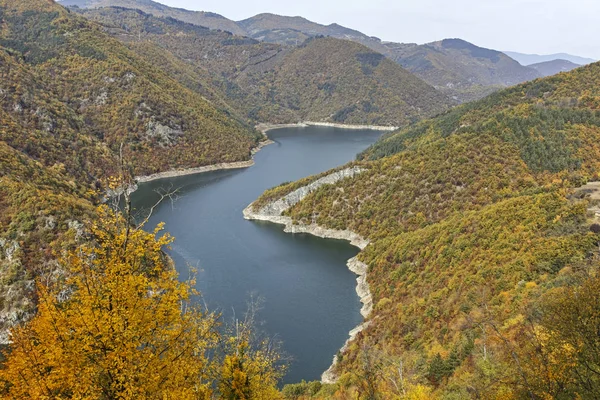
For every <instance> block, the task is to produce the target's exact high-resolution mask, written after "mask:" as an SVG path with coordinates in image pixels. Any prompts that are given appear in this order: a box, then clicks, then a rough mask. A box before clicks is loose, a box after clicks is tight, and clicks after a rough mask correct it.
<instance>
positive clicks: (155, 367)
mask: <svg viewBox="0 0 600 400" xmlns="http://www.w3.org/2000/svg"><path fill="white" fill-rule="evenodd" d="M98 215H99V220H98V222H97V223H96V224H94V225H93V226H92V227H91V229H90V231H91V232H90V233H91V238H90V240H89V241H88V242H86V243H85V244H83V245H81V246H80V247H79V248H78V249H77V250H76V251H72V252H70V253H68V254H66V255H65V256H64V257H63V258H62V260H61V261H62V265H63V266H64V276H63V277H62V278H60V279H55V280H54V281H53V282H47V283H44V284H42V283H40V284H39V285H38V293H39V305H38V313H37V314H36V316H35V317H34V318H33V319H32V320H31V321H29V322H28V323H26V324H24V325H22V326H20V327H17V328H15V329H14V330H13V331H12V336H11V340H12V344H11V346H10V349H9V351H8V352H7V353H6V356H7V361H6V363H5V365H4V367H5V368H4V369H3V370H0V383H1V384H2V386H1V387H0V390H1V392H0V395H1V396H2V397H3V398H7V399H11V398H12V399H23V398H86V399H107V400H108V399H209V398H211V397H212V396H213V395H214V393H213V392H214V390H215V389H214V388H215V387H216V386H217V385H216V383H217V382H218V381H219V380H220V376H219V374H220V372H221V371H226V370H227V368H228V366H229V365H232V364H235V359H234V356H233V355H229V354H225V355H223V356H219V354H222V353H221V352H222V349H223V346H222V344H223V343H229V342H230V341H231V340H233V339H231V338H229V337H222V336H221V335H220V334H219V332H218V331H217V329H216V328H217V326H218V318H217V315H215V314H212V313H208V312H205V311H203V310H201V309H200V308H198V307H196V306H194V305H193V304H192V303H191V297H192V296H193V295H195V294H196V292H195V291H194V289H193V286H194V282H193V281H190V282H179V281H178V279H177V273H176V271H175V270H174V269H173V268H172V266H171V265H170V263H169V259H168V258H167V256H166V255H165V254H164V253H163V251H162V250H163V249H164V248H165V247H166V246H168V245H169V243H171V241H172V238H171V237H170V236H169V235H168V234H163V235H160V231H161V230H162V225H159V226H158V227H157V228H156V229H155V230H154V231H153V232H152V233H147V232H145V231H143V230H142V229H140V228H139V227H138V228H135V227H132V226H131V225H130V224H129V223H128V222H127V219H126V218H125V217H123V216H122V214H120V213H116V212H115V211H113V210H110V209H109V208H108V207H106V206H102V207H100V208H99V209H98ZM248 329H249V328H248ZM225 348H226V347H225ZM244 350H245V352H246V353H245V354H247V357H246V358H244V363H245V364H244V365H255V364H256V365H260V366H261V370H260V372H261V374H262V375H261V376H267V375H268V376H269V379H265V380H262V381H261V380H259V379H256V378H254V375H252V374H253V373H254V371H255V369H250V370H249V371H250V372H249V375H248V376H250V380H251V383H252V393H259V392H261V390H263V389H264V390H263V392H265V391H272V392H274V393H275V392H276V389H275V388H276V383H277V379H278V378H279V376H280V375H279V374H276V373H271V371H272V368H274V367H273V365H272V364H271V361H272V358H265V357H262V358H260V359H257V360H254V359H252V357H258V356H260V355H262V353H260V352H257V351H255V350H254V349H253V348H252V347H251V346H250V343H248V346H244ZM271 356H273V357H274V355H273V354H271ZM223 358H224V359H225V363H224V365H223V367H220V366H219V361H218V360H222V359H223ZM255 361H256V362H255ZM277 371H279V369H277ZM230 398H240V399H241V398H247V399H261V398H265V399H266V398H267V397H257V396H249V397H230ZM271 398H273V397H271Z"/></svg>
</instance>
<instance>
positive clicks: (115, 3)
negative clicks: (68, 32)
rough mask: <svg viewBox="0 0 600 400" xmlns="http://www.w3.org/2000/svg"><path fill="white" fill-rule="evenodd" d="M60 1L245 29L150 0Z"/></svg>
mask: <svg viewBox="0 0 600 400" xmlns="http://www.w3.org/2000/svg"><path fill="white" fill-rule="evenodd" d="M60 3H61V4H62V5H64V6H66V7H73V6H76V7H80V8H101V7H126V8H135V9H138V10H141V11H144V12H145V13H148V14H152V15H155V16H157V17H171V18H175V19H178V20H180V21H184V22H188V23H190V24H195V25H199V26H205V27H207V28H210V29H219V30H223V31H227V32H231V33H234V34H236V35H243V34H245V31H244V30H243V29H241V28H240V27H239V26H238V25H237V24H236V23H235V22H234V21H231V20H229V19H227V18H225V17H223V16H222V15H219V14H215V13H212V12H204V11H189V10H184V9H182V8H173V7H168V6H165V5H163V4H161V3H157V2H155V1H152V0H62V1H60Z"/></svg>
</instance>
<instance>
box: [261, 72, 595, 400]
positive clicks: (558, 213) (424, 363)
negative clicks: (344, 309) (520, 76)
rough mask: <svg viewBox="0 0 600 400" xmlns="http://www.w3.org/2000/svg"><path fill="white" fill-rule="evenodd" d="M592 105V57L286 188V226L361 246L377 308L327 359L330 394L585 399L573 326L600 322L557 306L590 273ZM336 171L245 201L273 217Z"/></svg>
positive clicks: (579, 332) (390, 138) (585, 373)
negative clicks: (338, 234)
mask: <svg viewBox="0 0 600 400" xmlns="http://www.w3.org/2000/svg"><path fill="white" fill-rule="evenodd" d="M599 105H600V63H596V64H591V65H588V66H584V67H581V68H578V69H575V70H573V71H570V72H566V73H562V74H558V75H555V76H552V77H548V78H542V79H537V80H535V81H533V82H528V83H525V84H521V85H517V86H514V87H511V88H509V89H505V90H502V91H499V92H497V93H494V94H492V95H490V96H488V97H486V98H485V99H482V100H479V101H477V102H473V103H470V104H466V105H463V106H459V107H457V108H454V109H453V110H451V111H449V112H447V113H445V114H442V115H440V116H438V117H436V118H433V119H429V120H425V121H422V122H420V123H417V124H414V125H412V126H410V127H408V128H405V129H403V130H400V131H398V132H396V133H393V134H390V135H387V136H386V137H384V138H383V139H382V140H380V141H379V142H378V143H376V144H375V145H373V146H372V147H371V148H370V149H368V150H367V151H365V152H364V153H363V154H361V155H360V156H359V158H358V160H357V161H355V162H353V163H351V164H349V165H347V166H345V167H340V168H338V169H336V170H335V171H340V170H342V169H346V168H353V169H352V171H354V173H353V174H347V175H346V176H347V177H346V178H345V179H330V181H333V182H336V183H333V184H326V185H322V186H320V187H318V186H317V187H318V189H311V190H299V191H298V192H295V195H297V193H300V192H301V193H305V194H306V195H305V196H301V197H300V198H299V199H298V200H299V201H298V202H297V203H296V204H294V205H291V207H290V208H289V209H287V210H286V211H284V214H283V215H284V216H287V217H290V218H291V219H292V221H293V223H294V224H296V225H295V228H294V230H295V231H303V228H302V225H305V226H308V228H307V229H308V230H309V231H311V230H315V229H316V228H315V227H314V226H313V225H311V224H313V223H316V224H318V225H319V226H320V227H323V228H329V229H336V230H340V231H342V232H343V235H344V236H345V237H348V236H352V235H350V234H349V233H348V231H352V232H355V233H357V234H358V235H360V236H361V237H363V238H364V239H365V240H366V241H368V242H369V244H368V246H367V247H366V248H365V249H364V250H363V251H361V253H360V254H359V255H358V259H359V261H362V262H364V263H366V264H367V266H368V267H367V282H368V284H369V286H370V292H371V295H372V304H373V311H372V313H371V314H370V315H369V317H368V318H367V321H366V324H364V325H363V328H364V330H362V332H360V333H358V334H357V338H356V340H355V341H354V342H352V343H350V344H349V345H348V346H347V347H346V350H345V351H344V352H343V353H342V354H340V355H338V357H337V361H338V363H337V367H336V370H335V372H336V373H337V375H338V376H339V377H340V379H339V383H338V384H337V385H336V386H335V387H334V388H332V389H331V393H333V391H334V390H339V392H338V394H339V395H340V397H343V396H344V395H348V396H350V393H355V391H356V392H358V393H368V392H366V390H370V391H371V392H375V393H380V394H382V397H383V398H396V397H398V398H402V396H403V393H405V392H406V393H412V391H415V392H418V393H421V396H422V398H456V399H458V398H460V399H463V398H486V399H491V398H544V397H547V398H561V397H564V398H573V397H581V398H593V397H594V396H593V395H591V394H592V393H593V390H594V389H593V388H594V387H596V388H597V386H595V385H596V384H597V383H595V384H592V385H591V386H590V385H589V384H588V383H586V381H587V379H592V381H593V382H597V380H596V378H595V377H592V375H593V373H592V372H589V370H588V369H587V367H586V365H587V366H589V365H590V364H588V361H583V360H587V354H588V351H589V350H586V349H585V348H584V347H577V346H578V345H577V344H576V343H583V342H585V341H586V340H591V342H592V343H597V331H596V330H592V331H589V332H588V331H586V328H583V326H584V325H586V324H592V325H593V326H594V327H596V328H597V326H598V325H597V322H592V320H591V319H589V317H585V318H587V319H585V318H584V317H583V315H584V313H583V312H581V313H580V312H577V313H579V314H578V315H579V316H581V318H582V319H581V320H580V322H581V324H579V323H577V324H579V325H577V326H578V328H576V329H573V327H572V326H571V325H570V323H567V324H566V325H560V324H557V323H556V321H558V320H559V319H560V318H562V317H566V315H567V314H569V313H570V312H572V311H570V312H566V311H560V310H565V309H563V308H562V307H563V306H562V303H558V301H563V302H568V301H569V300H568V298H569V297H572V296H573V295H569V293H578V292H579V289H578V288H579V287H580V285H584V286H585V285H586V282H588V281H589V280H590V279H591V280H592V282H595V281H594V279H596V278H594V276H596V274H597V271H598V270H600V263H599V261H598V260H599V259H600V258H599V257H600V253H599V252H598V246H597V244H598V242H599V241H600V236H599V235H598V233H597V232H599V231H600V229H598V228H600V226H599V225H598V223H599V221H600V220H599V218H598V214H597V213H595V210H597V200H595V197H589V193H590V192H591V191H592V189H589V188H591V187H593V185H589V186H583V187H582V185H583V184H585V183H586V182H589V181H598V180H599V179H600V174H599V172H598V171H600V161H599V160H600V107H599ZM333 172H334V171H330V172H325V173H323V174H321V175H319V176H315V177H311V178H305V179H304V180H302V181H299V182H294V183H290V184H287V185H283V186H280V187H277V188H274V189H272V190H269V191H267V192H265V194H264V195H263V196H262V197H261V198H260V199H258V200H257V201H256V202H255V203H253V205H252V206H251V209H252V210H254V212H258V213H261V212H272V210H273V209H274V208H270V207H269V206H270V205H271V204H274V202H276V201H277V200H278V199H281V198H282V197H284V196H286V195H287V194H288V193H291V192H292V191H295V190H297V189H299V188H301V187H307V185H309V184H311V183H312V182H314V181H316V180H317V179H319V178H321V177H324V176H326V175H328V174H331V173H333ZM339 175H340V174H337V176H339ZM292 198H294V199H296V198H295V197H290V199H292ZM286 199H287V198H286ZM288 204H289V203H288ZM292 204H293V203H292ZM277 205H278V206H280V205H281V203H280V202H278V203H277ZM263 210H267V211H263ZM269 210H270V211H269ZM296 228H297V229H296ZM317 231H318V232H324V231H323V230H320V229H318V230H317ZM557 299H562V300H557ZM573 301H575V302H577V300H573ZM594 301H596V303H594V304H595V305H594V306H590V307H592V308H593V309H594V310H595V311H593V312H592V313H595V315H597V314H598V303H597V297H596V300H594ZM580 304H581V303H580ZM575 319H576V318H575ZM553 321H554V322H553ZM594 329H595V328H594ZM585 332H588V333H585ZM564 335H567V336H564ZM568 335H572V336H568ZM566 337H570V338H571V339H566ZM584 337H585V339H584ZM558 338H560V339H558ZM563 338H564V339H563ZM555 339H556V341H555ZM567 343H569V344H567ZM571 343H572V344H571ZM571 345H572V346H574V347H572V348H571V349H572V352H568V353H564V349H565V346H571ZM561 349H562V350H561ZM559 354H560V357H559ZM548 357H551V358H552V357H559V358H557V359H554V361H548V360H549V359H548ZM565 357H566V358H565ZM544 360H546V361H544ZM567 360H568V361H567ZM578 360H582V361H578ZM594 365H595V366H597V365H598V363H597V362H595V364H594ZM594 368H595V367H594ZM373 371H377V372H376V373H373ZM490 382H494V383H493V384H490ZM557 382H560V383H557ZM563 383H564V384H563ZM407 396H408V394H407ZM408 397H410V396H408ZM315 398H326V396H319V395H317V396H315ZM415 398H418V397H417V396H415Z"/></svg>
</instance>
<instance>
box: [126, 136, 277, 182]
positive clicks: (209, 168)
mask: <svg viewBox="0 0 600 400" xmlns="http://www.w3.org/2000/svg"><path fill="white" fill-rule="evenodd" d="M273 143H275V142H273V141H272V140H271V139H269V138H267V139H266V140H263V141H262V142H260V143H259V144H258V146H256V147H255V148H253V149H252V150H251V155H252V156H254V155H255V154H256V153H258V152H259V151H260V150H261V149H262V148H263V147H265V146H268V145H270V144H273ZM253 165H254V159H253V158H251V159H250V160H247V161H235V162H230V163H218V164H210V165H204V166H202V167H193V168H180V169H172V170H169V171H164V172H157V173H155V174H151V175H142V176H136V177H135V178H134V179H135V182H136V185H137V184H139V183H147V182H152V181H156V180H159V179H165V178H175V177H178V176H186V175H196V174H201V173H204V172H213V171H222V170H227V169H242V168H248V167H251V166H253Z"/></svg>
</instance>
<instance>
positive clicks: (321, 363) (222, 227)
mask: <svg viewBox="0 0 600 400" xmlns="http://www.w3.org/2000/svg"><path fill="white" fill-rule="evenodd" d="M381 134H382V133H381V132H378V131H368V130H346V129H339V128H331V127H306V128H282V129H277V130H273V131H270V132H269V137H270V138H271V139H272V140H274V141H275V144H272V145H269V146H267V147H265V148H263V149H262V150H261V151H260V152H259V153H257V154H256V155H255V157H254V159H255V165H254V166H252V167H250V168H247V169H239V170H224V171H216V172H208V173H203V174H197V175H189V176H182V177H177V178H167V179H162V180H157V181H153V182H148V183H145V184H142V185H140V187H139V189H138V190H137V191H136V192H135V193H134V195H133V204H134V207H135V208H137V209H141V208H144V207H149V206H150V205H152V204H154V202H155V201H156V199H157V198H158V197H157V196H158V195H157V194H156V192H155V190H157V189H159V188H178V189H179V191H178V198H177V199H176V201H174V202H169V201H166V202H163V203H162V204H161V205H160V206H159V207H158V208H157V209H156V210H155V212H154V214H153V216H152V218H151V220H150V223H149V224H148V225H147V226H148V227H149V228H151V227H154V226H155V225H156V224H157V223H158V222H161V221H163V222H165V223H166V230H167V231H168V232H170V233H171V234H172V235H173V236H174V237H175V239H176V240H175V243H174V244H173V249H172V251H170V255H171V256H172V257H173V259H174V260H175V264H176V267H177V270H178V271H179V273H180V276H181V278H182V279H185V278H187V277H188V274H189V267H190V266H191V267H193V268H196V269H197V270H198V273H197V288H198V289H199V290H200V291H201V293H202V297H203V299H202V300H203V301H204V302H205V303H206V304H207V305H208V307H209V308H210V309H211V310H215V309H217V310H220V311H222V312H223V315H224V317H223V318H225V319H227V318H229V319H231V318H232V317H233V315H237V316H238V317H241V316H242V315H243V313H244V312H245V310H246V308H247V307H246V304H247V302H248V301H249V300H250V298H251V296H252V295H253V294H254V295H256V296H259V297H261V298H262V299H263V300H264V303H263V308H262V310H261V311H260V314H259V319H260V321H263V324H262V325H261V326H260V328H261V329H262V330H264V331H265V332H266V334H268V335H269V336H276V337H277V338H278V339H280V340H281V341H282V342H283V347H284V350H285V351H286V353H287V354H288V355H290V356H291V358H292V361H291V364H290V368H289V371H288V374H287V375H286V377H285V379H284V382H285V383H291V382H298V381H300V380H302V379H305V380H316V379H320V376H321V373H323V371H325V370H326V369H327V368H328V367H329V366H330V364H331V361H332V359H333V356H334V354H336V352H337V351H338V350H339V349H340V348H341V346H342V345H343V344H344V342H345V341H346V339H347V338H348V332H349V331H350V330H351V329H352V328H354V327H355V326H356V325H358V324H359V323H360V322H361V321H362V317H361V315H360V312H359V311H360V307H361V304H360V301H359V298H358V296H357V294H356V291H355V289H356V276H355V275H354V274H353V273H352V272H350V271H349V270H348V269H347V267H346V261H347V260H348V259H349V258H351V257H353V256H355V255H356V254H357V253H358V249H357V248H355V247H352V246H350V244H348V243H347V242H345V241H339V240H330V239H321V238H317V237H314V236H310V235H307V234H288V233H284V232H283V226H282V225H275V224H271V223H265V222H256V221H246V220H244V219H243V217H242V210H243V209H244V208H245V207H246V206H248V205H249V204H250V203H251V202H253V201H254V200H256V199H257V198H258V197H259V196H260V195H261V194H262V193H263V192H264V191H265V190H266V189H269V188H271V187H273V186H277V185H279V184H281V183H283V182H288V181H295V180H298V179H300V178H303V177H305V176H309V175H314V174H318V173H320V172H323V171H326V170H328V169H331V168H334V167H337V166H339V165H343V164H345V163H347V162H348V161H351V160H353V159H354V158H355V156H356V154H357V153H359V152H360V151H362V150H364V149H365V148H367V147H368V146H369V145H370V144H372V143H373V142H375V141H376V140H377V139H378V138H379V137H380V136H381Z"/></svg>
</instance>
